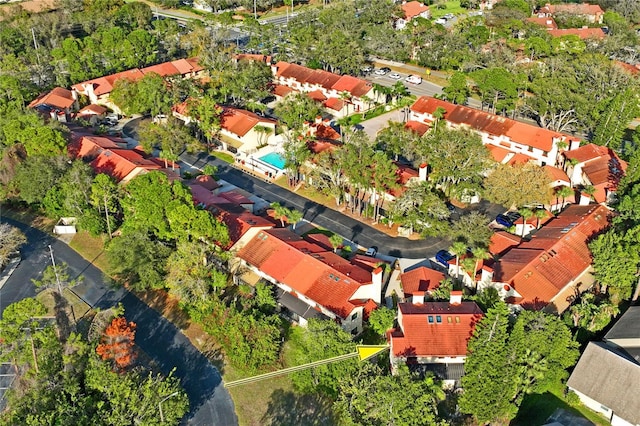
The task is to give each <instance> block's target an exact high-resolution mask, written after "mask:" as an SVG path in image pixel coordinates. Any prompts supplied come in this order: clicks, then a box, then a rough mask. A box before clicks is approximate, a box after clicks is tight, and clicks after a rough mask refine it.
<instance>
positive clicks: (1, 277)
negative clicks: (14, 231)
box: [0, 257, 22, 289]
mask: <svg viewBox="0 0 640 426" xmlns="http://www.w3.org/2000/svg"><path fill="white" fill-rule="evenodd" d="M21 261H22V257H16V258H15V259H13V260H11V262H9V264H8V265H7V267H6V268H5V270H4V271H2V272H1V273H0V289H2V287H3V286H4V284H5V283H6V282H7V281H8V280H9V278H11V274H13V271H15V270H16V268H17V267H18V265H20V262H21Z"/></svg>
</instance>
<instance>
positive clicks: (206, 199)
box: [189, 183, 231, 208]
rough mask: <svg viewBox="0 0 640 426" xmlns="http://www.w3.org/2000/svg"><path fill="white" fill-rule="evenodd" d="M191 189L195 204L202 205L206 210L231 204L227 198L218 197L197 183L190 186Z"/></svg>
mask: <svg viewBox="0 0 640 426" xmlns="http://www.w3.org/2000/svg"><path fill="white" fill-rule="evenodd" d="M189 188H190V189H191V197H192V198H193V202H194V203H195V204H202V205H203V206H204V207H205V208H209V207H211V206H215V205H219V204H228V203H231V201H229V200H227V199H226V198H222V197H218V196H217V195H214V194H213V192H211V191H209V190H208V189H206V188H204V187H203V186H200V185H198V184H196V183H192V184H189Z"/></svg>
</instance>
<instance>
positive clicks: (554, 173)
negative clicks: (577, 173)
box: [542, 166, 571, 184]
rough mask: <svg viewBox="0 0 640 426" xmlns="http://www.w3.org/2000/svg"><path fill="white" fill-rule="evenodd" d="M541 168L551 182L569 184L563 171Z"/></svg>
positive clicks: (554, 168) (555, 168) (549, 167)
mask: <svg viewBox="0 0 640 426" xmlns="http://www.w3.org/2000/svg"><path fill="white" fill-rule="evenodd" d="M542 168H543V169H544V171H545V173H546V174H547V176H549V178H550V179H551V182H555V181H557V180H560V181H563V182H567V183H568V184H571V180H570V179H569V176H567V174H566V173H565V171H564V170H562V169H559V168H557V167H553V166H543V167H542Z"/></svg>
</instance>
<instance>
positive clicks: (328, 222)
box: [180, 152, 504, 259]
mask: <svg viewBox="0 0 640 426" xmlns="http://www.w3.org/2000/svg"><path fill="white" fill-rule="evenodd" d="M206 164H212V165H215V166H217V167H218V176H219V177H220V178H221V179H224V180H225V181H227V182H229V183H231V184H232V185H235V186H237V187H239V188H242V189H244V190H245V191H248V192H250V193H252V194H254V195H256V196H258V197H260V198H262V199H264V200H266V201H268V202H270V203H271V202H275V201H277V202H279V203H280V204H283V205H285V206H287V207H289V208H294V209H296V210H299V211H301V212H303V213H304V218H305V219H306V220H308V221H309V222H312V223H314V224H315V225H318V226H321V227H323V228H326V229H329V230H331V231H332V232H335V233H337V234H339V235H341V236H343V237H344V238H346V239H348V240H350V241H353V242H354V243H356V244H359V245H360V246H364V247H371V246H377V247H379V248H380V249H379V252H380V253H382V254H385V255H388V256H393V257H404V258H411V259H424V258H430V257H433V256H435V254H436V253H437V252H438V250H442V249H446V248H448V247H449V246H450V245H451V242H450V241H449V240H447V239H446V238H441V237H430V238H426V239H422V240H409V239H407V238H404V237H391V236H389V235H387V234H385V233H383V232H380V231H378V230H377V229H375V228H372V227H370V226H367V225H365V224H364V223H361V222H359V221H357V220H355V219H352V218H351V217H349V216H345V215H343V214H342V213H340V212H337V211H335V210H332V209H330V208H329V207H327V206H324V205H320V204H318V203H315V202H313V201H311V200H308V199H306V198H304V197H301V196H299V195H298V194H296V193H294V192H291V191H289V190H287V189H285V188H282V187H280V186H278V185H273V184H268V183H266V182H263V181H262V180H260V179H254V178H253V177H251V176H249V175H247V174H245V173H242V172H241V171H240V170H237V169H235V168H233V167H231V166H230V165H229V164H228V163H225V162H224V161H221V160H219V159H217V158H215V157H213V156H210V155H207V154H206V153H201V154H199V155H193V154H188V153H187V152H184V153H182V154H181V155H180V166H181V170H183V171H189V170H200V169H202V168H203V167H204V166H205V165H206ZM472 209H473V210H478V211H481V212H483V213H486V214H487V215H489V217H491V215H492V214H493V212H494V211H498V210H500V212H502V211H504V209H503V208H501V207H499V206H496V205H493V204H490V203H487V202H482V203H480V204H479V205H476V206H473V207H472ZM494 216H495V215H494Z"/></svg>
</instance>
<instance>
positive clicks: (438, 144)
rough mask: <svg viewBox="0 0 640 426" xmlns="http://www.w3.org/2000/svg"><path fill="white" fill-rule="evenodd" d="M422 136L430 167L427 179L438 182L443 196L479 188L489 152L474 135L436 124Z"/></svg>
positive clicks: (487, 162)
mask: <svg viewBox="0 0 640 426" xmlns="http://www.w3.org/2000/svg"><path fill="white" fill-rule="evenodd" d="M424 139H425V142H426V143H424V144H423V145H422V152H423V155H424V157H425V158H426V160H427V163H428V164H429V166H430V167H431V168H432V172H431V175H430V180H431V181H432V182H434V183H435V184H437V185H440V186H441V187H442V189H443V191H444V193H445V195H446V196H449V197H450V196H458V197H459V196H463V195H465V194H468V193H471V194H473V193H474V192H475V191H478V190H480V188H481V183H482V179H483V174H484V173H485V172H486V169H487V166H488V165H489V153H488V151H487V149H486V148H485V147H484V145H483V144H482V141H481V140H480V137H479V136H478V135H476V134H475V133H472V132H470V131H467V130H459V129H447V128H444V127H440V128H438V131H437V132H429V133H427V134H426V135H425V137H424Z"/></svg>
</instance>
